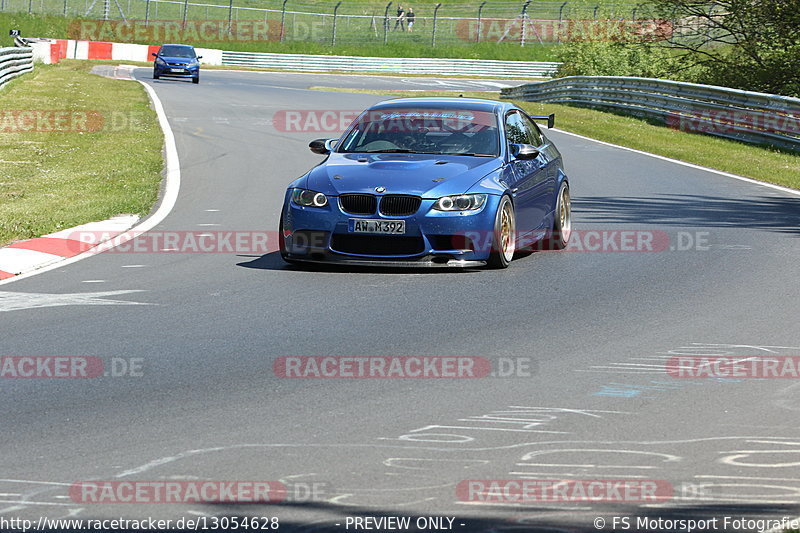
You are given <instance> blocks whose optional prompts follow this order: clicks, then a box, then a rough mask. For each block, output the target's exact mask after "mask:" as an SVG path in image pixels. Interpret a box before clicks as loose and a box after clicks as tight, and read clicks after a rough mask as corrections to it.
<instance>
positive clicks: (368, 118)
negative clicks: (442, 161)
mask: <svg viewBox="0 0 800 533" xmlns="http://www.w3.org/2000/svg"><path fill="white" fill-rule="evenodd" d="M338 151H339V152H349V153H420V154H453V155H477V156H497V155H498V151H499V141H498V128H497V120H496V118H495V116H494V114H493V113H490V112H486V111H474V110H464V109H408V108H397V109H391V108H389V109H380V110H372V111H367V112H365V113H364V114H362V115H361V116H360V117H359V118H357V119H356V121H355V122H354V124H353V125H352V126H351V129H350V130H349V131H348V133H347V134H346V136H345V137H344V139H343V140H342V143H341V146H340V148H339V150H338Z"/></svg>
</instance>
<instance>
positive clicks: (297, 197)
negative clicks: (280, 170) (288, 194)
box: [292, 189, 328, 207]
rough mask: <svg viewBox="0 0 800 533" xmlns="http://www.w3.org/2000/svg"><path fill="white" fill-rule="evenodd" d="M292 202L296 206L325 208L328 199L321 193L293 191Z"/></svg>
mask: <svg viewBox="0 0 800 533" xmlns="http://www.w3.org/2000/svg"><path fill="white" fill-rule="evenodd" d="M292 201H293V202H294V203H296V204H297V205H302V206H305V207H325V206H326V205H328V197H327V196H325V195H324V194H322V193H321V192H316V191H309V190H307V189H295V190H294V191H293V192H292Z"/></svg>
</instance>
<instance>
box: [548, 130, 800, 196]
mask: <svg viewBox="0 0 800 533" xmlns="http://www.w3.org/2000/svg"><path fill="white" fill-rule="evenodd" d="M553 131H557V132H558V133H563V134H564V135H570V136H572V137H578V138H579V139H584V140H587V141H591V142H594V143H597V144H602V145H603V146H611V147H613V148H619V149H620V150H626V151H628V152H633V153H635V154H640V155H646V156H648V157H654V158H656V159H661V160H662V161H668V162H670V163H675V164H676V165H681V166H684V167H689V168H693V169H696V170H703V171H705V172H711V173H713V174H717V175H719V176H725V177H726V178H732V179H735V180H739V181H744V182H747V183H752V184H753V185H761V186H763V187H769V188H770V189H775V190H776V191H781V192H784V193H787V194H791V195H794V196H800V191H798V190H796V189H790V188H789V187H781V186H780V185H775V184H773V183H767V182H765V181H758V180H754V179H753V178H745V177H744V176H739V175H738V174H731V173H730V172H724V171H722V170H716V169H713V168H709V167H704V166H701V165H695V164H694V163H687V162H686V161H680V160H678V159H672V158H671V157H666V156H663V155H657V154H651V153H650V152H645V151H643V150H637V149H635V148H628V147H627V146H620V145H618V144H613V143H609V142H605V141H598V140H597V139H592V138H591V137H586V136H584V135H578V134H577V133H572V132H569V131H564V130H559V129H556V128H553Z"/></svg>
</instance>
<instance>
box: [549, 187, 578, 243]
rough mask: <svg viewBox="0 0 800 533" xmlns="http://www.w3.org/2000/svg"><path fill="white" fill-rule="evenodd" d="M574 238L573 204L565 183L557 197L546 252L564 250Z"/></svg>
mask: <svg viewBox="0 0 800 533" xmlns="http://www.w3.org/2000/svg"><path fill="white" fill-rule="evenodd" d="M571 236H572V203H571V200H570V194H569V185H568V184H567V182H566V181H565V182H563V183H562V184H561V187H560V188H559V189H558V196H557V197H556V210H555V212H554V214H553V229H552V231H551V232H550V236H549V237H548V238H547V243H546V248H545V249H546V250H563V249H564V248H566V247H567V245H568V244H569V239H570V237H571Z"/></svg>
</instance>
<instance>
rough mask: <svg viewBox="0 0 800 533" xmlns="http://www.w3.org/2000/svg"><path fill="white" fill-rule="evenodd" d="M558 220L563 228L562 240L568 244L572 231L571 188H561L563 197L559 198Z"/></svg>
mask: <svg viewBox="0 0 800 533" xmlns="http://www.w3.org/2000/svg"><path fill="white" fill-rule="evenodd" d="M558 207H559V209H558V222H559V228H560V230H561V240H562V242H564V244H566V243H567V242H569V237H570V234H571V233H572V206H571V204H570V201H569V188H567V187H562V188H561V197H560V198H559V199H558Z"/></svg>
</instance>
